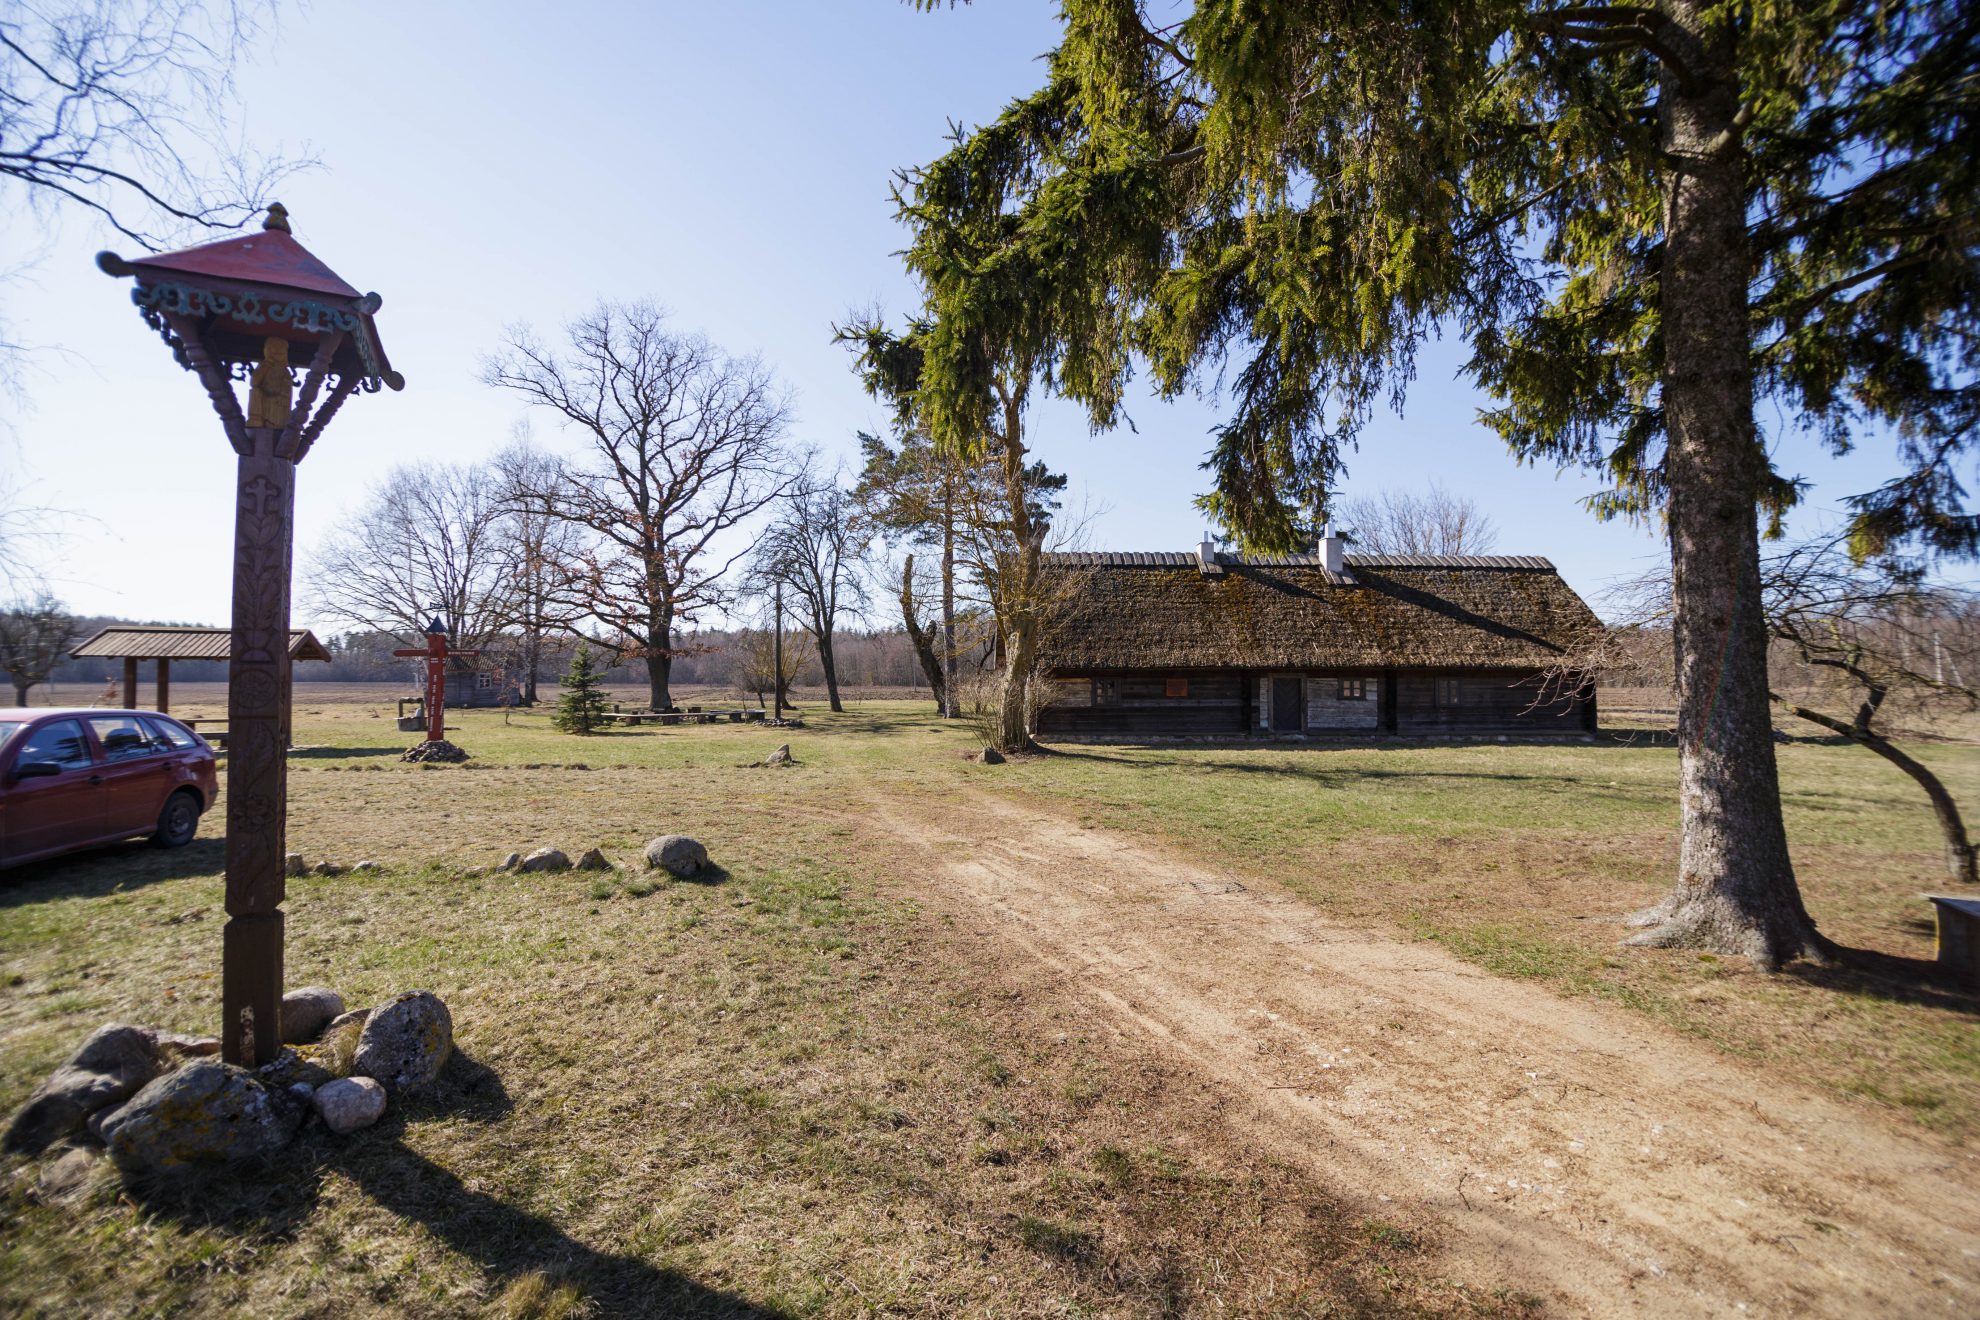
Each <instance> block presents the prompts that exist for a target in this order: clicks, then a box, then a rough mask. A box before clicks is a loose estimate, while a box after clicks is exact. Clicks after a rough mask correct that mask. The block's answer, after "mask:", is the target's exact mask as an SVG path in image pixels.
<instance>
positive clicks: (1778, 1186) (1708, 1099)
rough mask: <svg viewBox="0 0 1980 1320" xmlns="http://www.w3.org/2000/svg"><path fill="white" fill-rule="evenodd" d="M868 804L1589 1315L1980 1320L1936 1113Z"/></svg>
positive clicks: (1503, 1270)
mask: <svg viewBox="0 0 1980 1320" xmlns="http://www.w3.org/2000/svg"><path fill="white" fill-rule="evenodd" d="M848 805H849V806H850V805H851V804H848ZM857 810H859V811H860V813H861V814H863V815H864V816H865V818H866V819H868V820H869V821H870V822H871V823H872V824H874V825H877V826H879V827H881V828H882V829H884V830H885V831H886V832H887V833H888V834H890V835H892V836H894V838H895V839H896V840H898V842H899V844H900V845H901V853H902V856H903V860H905V861H907V862H909V864H910V865H911V867H912V868H913V872H912V873H911V874H910V875H909V876H908V877H907V879H908V880H909V882H910V883H911V885H912V887H913V889H914V891H915V893H916V896H917V897H918V898H920V899H921V900H922V901H923V902H925V903H930V904H934V905H937V906H942V905H959V906H961V907H963V908H964V909H966V910H968V909H973V910H974V911H975V912H976V913H977V914H979V915H980V916H982V917H984V918H987V921H986V922H985V923H983V924H987V925H988V927H989V928H990V929H991V930H992V931H994V932H995V933H996V934H997V935H998V936H1000V937H1001V938H1002V939H1003V941H1005V942H1006V943H1007V944H1009V945H1010V946H1012V947H1014V948H1015V949H1016V950H1017V951H1018V952H1019V953H1020V954H1021V956H1022V957H1023V958H1025V959H1027V960H1030V961H1032V962H1035V963H1036V964H1037V965H1038V967H1039V970H1040V971H1041V972H1043V973H1045V974H1046V976H1045V977H1044V978H1042V979H1044V980H1048V981H1049V982H1051V983H1053V984H1054V985H1055V986H1056V987H1058V989H1059V992H1060V993H1064V994H1067V995H1071V996H1074V997H1076V998H1077V999H1082V1000H1084V1001H1085V1002H1086V1004H1087V1005H1089V1006H1090V1008H1091V1010H1092V1011H1093V1012H1094V1013H1096V1014H1098V1015H1100V1016H1102V1017H1103V1018H1104V1019H1106V1020H1107V1021H1109V1022H1110V1023H1111V1024H1113V1025H1115V1026H1117V1027H1121V1028H1123V1029H1125V1030H1126V1031H1127V1032H1128V1033H1129V1034H1130V1035H1131V1036H1135V1037H1139V1038H1141V1039H1144V1040H1145V1041H1146V1042H1147V1043H1148V1045H1149V1047H1150V1048H1151V1049H1153V1050H1156V1051H1159V1052H1161V1053H1163V1054H1165V1055H1168V1056H1171V1057H1172V1058H1173V1059H1175V1060H1178V1061H1180V1062H1182V1063H1183V1064H1184V1065H1186V1066H1187V1067H1188V1068H1189V1069H1191V1070H1193V1071H1195V1072H1198V1073H1200V1074H1203V1075H1206V1076H1207V1077H1208V1078H1209V1079H1211V1080H1212V1081H1213V1082H1215V1083H1216V1084H1217V1085H1219V1086H1220V1087H1221V1088H1223V1089H1224V1091H1225V1092H1226V1093H1227V1094H1229V1095H1231V1096H1233V1097H1235V1098H1236V1100H1237V1103H1235V1104H1233V1105H1231V1106H1230V1107H1229V1108H1228V1109H1227V1111H1226V1116H1227V1118H1228V1120H1229V1121H1230V1122H1231V1123H1232V1124H1233V1125H1234V1126H1235V1127H1237V1128H1238V1129H1239V1130H1240V1131H1241V1134H1242V1136H1243V1137H1244V1138H1245V1139H1247V1140H1249V1141H1251V1142H1254V1143H1256V1144H1258V1145H1260V1146H1263V1147H1265V1148H1267V1149H1269V1150H1270V1151H1271V1152H1272V1153H1274V1154H1276V1155H1278V1156H1280V1157H1281V1158H1285V1159H1287V1160H1289V1161H1291V1162H1293V1163H1295V1164H1297V1165H1301V1166H1304V1167H1307V1168H1310V1169H1312V1170H1313V1171H1314V1173H1315V1175H1316V1177H1317V1178H1318V1179H1319V1180H1321V1181H1322V1182H1323V1183H1325V1184H1326V1185H1328V1186H1329V1187H1331V1188H1333V1189H1334V1190H1336V1191H1339V1192H1341V1193H1343V1194H1346V1195H1350V1196H1359V1197H1361V1198H1363V1199H1364V1200H1365V1201H1366V1202H1367V1203H1368V1206H1369V1212H1370V1213H1371V1214H1379V1213H1380V1205H1381V1203H1382V1202H1383V1201H1384V1200H1385V1199H1386V1200H1391V1201H1393V1202H1394V1203H1395V1204H1397V1205H1399V1206H1406V1207H1407V1208H1408V1209H1409V1210H1410V1211H1412V1212H1413V1213H1417V1214H1427V1215H1428V1216H1430V1217H1432V1218H1434V1219H1436V1220H1438V1221H1439V1222H1440V1223H1441V1224H1442V1225H1444V1227H1445V1230H1446V1232H1445V1237H1446V1242H1445V1246H1446V1248H1447V1249H1448V1251H1449V1253H1450V1255H1451V1257H1452V1261H1451V1263H1452V1264H1454V1265H1462V1264H1464V1263H1468V1264H1469V1265H1470V1266H1472V1267H1474V1268H1475V1269H1476V1270H1477V1273H1478V1278H1477V1280H1476V1281H1478V1282H1481V1283H1487V1284H1490V1283H1503V1282H1507V1281H1511V1282H1514V1283H1516V1284H1517V1285H1518V1286H1521V1287H1524V1288H1527V1289H1530V1290H1531V1291H1533V1292H1536V1293H1538V1294H1540V1295H1542V1296H1544V1297H1547V1298H1549V1299H1550V1301H1551V1302H1552V1304H1553V1305H1554V1306H1556V1307H1558V1308H1560V1309H1562V1310H1565V1311H1567V1312H1569V1313H1573V1314H1591V1315H1605V1314H1616V1313H1635V1314H1646V1315H1714V1314H1724V1315H1742V1314H1743V1315H1834V1316H1863V1315H1879V1316H1903V1315H1972V1314H1975V1313H1976V1312H1980V1163H1976V1161H1975V1159H1974V1157H1973V1156H1971V1155H1968V1154H1966V1153H1963V1152H1960V1151H1957V1150H1955V1149H1953V1148H1951V1147H1950V1146H1949V1145H1947V1144H1946V1143H1943V1142H1940V1141H1938V1140H1936V1139H1934V1138H1932V1137H1930V1136H1929V1135H1927V1134H1923V1133H1912V1132H1905V1131H1899V1130H1896V1129H1894V1128H1892V1127H1890V1126H1888V1125H1886V1124H1885V1123H1884V1122H1882V1121H1881V1120H1879V1119H1877V1118H1875V1117H1874V1116H1872V1115H1868V1114H1865V1113H1863V1112H1860V1111H1856V1110H1853V1109H1851V1108H1849V1107H1848V1106H1846V1105H1844V1104H1841V1103H1839V1102H1837V1101H1834V1100H1831V1099H1829V1098H1827V1097H1824V1096H1821V1095H1819V1094H1817V1093H1815V1092H1812V1091H1809V1090H1807V1089H1805V1088H1798V1087H1793V1086H1789V1085H1785V1084H1783V1083H1781V1082H1779V1081H1777V1080H1774V1079H1771V1078H1767V1077H1764V1076H1763V1075H1761V1074H1759V1073H1758V1072H1755V1071H1752V1070H1749V1069H1747V1068H1744V1067H1742V1066H1741V1065H1739V1064H1738V1063H1737V1062H1735V1061H1732V1060H1728V1059H1726V1058H1723V1057H1721V1056H1718V1055H1715V1054H1713V1053H1712V1052H1710V1051H1709V1050H1707V1049H1705V1048H1703V1047H1701V1046H1698V1045H1695V1044H1692V1043H1690V1042H1687V1041H1684V1040H1682V1039H1681V1038H1679V1037H1677V1036H1675V1035H1673V1034H1671V1033H1669V1032H1666V1031H1665V1030H1663V1029H1662V1028H1659V1027H1657V1026H1656V1025H1655V1024H1653V1023H1650V1022H1646V1021H1644V1020H1643V1019H1640V1018H1637V1017H1634V1016H1632V1015H1630V1014H1628V1013H1626V1012H1624V1011H1622V1010H1619V1009H1612V1008H1609V1007H1607V1006H1604V1005H1600V1004H1594V1003H1589V1002H1585V1001H1576V1000H1565V999H1560V998H1557V997H1555V996H1554V995H1551V994H1549V993H1547V992H1546V991H1544V990H1541V989H1539V988H1537V987H1534V986H1531V985H1526V984H1522V983H1520V982H1516V981H1508V980H1503V979H1500V978H1497V977H1493V976H1490V975H1488V974H1486V973H1484V972H1481V971H1479V970H1478V969H1476V968H1474V967H1471V966H1469V965H1467V964H1464V963H1462V962H1459V961H1458V960H1457V959H1455V958H1453V957H1451V956H1450V955H1449V954H1447V953H1445V952H1444V951H1443V950H1441V949H1440V948H1438V947H1436V946H1434V945H1431V944H1427V943H1409V942H1405V941H1401V940H1397V939H1394V938H1391V937H1387V936H1384V935H1381V934H1378V933H1370V932H1365V931H1360V930H1355V929H1351V928H1348V927H1344V926H1340V925H1337V924H1335V923H1332V922H1330V921H1328V920H1327V919H1325V918H1324V917H1322V916H1321V915H1319V914H1318V913H1317V912H1315V911H1314V909H1313V908H1312V907H1311V906H1310V905H1307V904H1305V903H1304V902H1302V901H1301V900H1299V899H1297V898H1295V897H1292V896H1290V895H1288V894H1286V893H1283V892H1281V891H1279V890H1277V889H1276V888H1275V887H1272V886H1270V885H1260V886H1256V887H1251V888H1247V887H1246V886H1245V885H1242V884H1239V883H1237V882H1235V881H1233V880H1232V879H1231V878H1230V877H1228V876H1226V875H1221V874H1218V873H1215V872H1213V871H1211V870H1209V869H1207V868H1204V867H1200V866H1196V865H1193V864H1191V863H1189V862H1187V861H1184V860H1181V859H1179V858H1176V857H1174V856H1172V855H1169V854H1168V853H1166V852H1164V851H1162V850H1160V849H1158V848H1154V847H1150V846H1147V845H1144V844H1141V843H1139V842H1136V841H1135V840H1132V839H1130V838H1127V837H1125V836H1122V835H1118V834H1113V833H1110V832H1106V831H1102V830H1094V829H1088V828H1083V827H1081V826H1079V825H1078V824H1076V823H1072V822H1069V821H1066V820H1064V819H1062V818H1060V817H1057V816H1054V815H1051V814H1049V813H1047V812H1044V811H1040V810H1036V809H1032V808H1027V807H1020V806H1017V805H1014V804H1012V803H1010V802H1007V801H1003V800H1000V799H996V798H992V797H990V796H988V795H976V796H973V797H970V798H968V799H966V800H963V801H957V800H955V799H953V798H944V799H942V800H940V801H939V802H937V801H935V800H932V799H930V800H919V799H917V798H915V797H913V796H910V795H905V794H903V795H892V796H888V797H886V798H881V797H878V796H875V797H873V798H871V799H870V800H869V801H867V802H866V803H863V804H860V806H859V807H858V808H857Z"/></svg>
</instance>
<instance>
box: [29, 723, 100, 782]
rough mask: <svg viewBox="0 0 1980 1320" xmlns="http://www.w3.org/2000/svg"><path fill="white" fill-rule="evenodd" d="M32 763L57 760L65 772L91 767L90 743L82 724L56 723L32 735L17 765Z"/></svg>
mask: <svg viewBox="0 0 1980 1320" xmlns="http://www.w3.org/2000/svg"><path fill="white" fill-rule="evenodd" d="M29 761H53V762H54V763H55V764H56V765H59V766H61V767H62V768H63V769H64V770H79V769H81V768H82V767H84V766H87V765H88V764H89V743H88V742H86V741H84V739H83V729H82V723H81V721H79V720H56V721H55V722H54V723H52V724H44V725H42V726H41V727H40V728H38V729H36V730H35V731H34V732H32V733H30V734H28V735H27V741H25V742H23V743H22V744H21V750H20V753H19V754H18V755H17V756H15V757H14V764H15V765H17V766H21V765H26V764H27V763H28V762H29Z"/></svg>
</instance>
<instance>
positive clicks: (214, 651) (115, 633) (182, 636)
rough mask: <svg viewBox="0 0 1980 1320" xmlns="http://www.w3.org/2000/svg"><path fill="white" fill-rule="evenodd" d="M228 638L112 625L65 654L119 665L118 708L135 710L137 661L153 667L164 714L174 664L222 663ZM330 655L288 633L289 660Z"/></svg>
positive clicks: (303, 633) (222, 633) (301, 635)
mask: <svg viewBox="0 0 1980 1320" xmlns="http://www.w3.org/2000/svg"><path fill="white" fill-rule="evenodd" d="M233 644H234V634H233V633H232V632H231V631H230V630H229V629H226V628H181V627H172V626H166V625H153V624H123V623H114V624H111V625H110V626H109V627H108V628H105V629H103V631H101V632H99V633H97V634H96V635H95V636H94V637H92V638H90V639H89V640H88V641H86V642H84V643H83V644H82V645H80V646H78V647H77V648H76V649H75V650H73V651H71V652H70V653H69V654H70V655H72V656H74V657H75V658H76V659H78V660H87V659H90V658H92V657H101V658H102V659H105V660H122V661H123V662H124V705H125V707H126V708H127V709H136V708H137V685H138V661H140V660H156V661H157V662H158V704H157V705H156V706H154V707H152V709H154V710H160V711H167V712H169V711H170V709H171V706H170V703H171V700H172V662H173V661H174V660H225V659H227V658H228V656H229V655H231V654H232V652H233ZM329 658H330V652H329V651H328V650H326V649H325V648H324V645H323V643H322V642H319V641H317V640H316V634H315V633H313V632H311V631H309V630H308V629H307V628H293V629H291V630H290V631H289V659H291V660H328V659H329Z"/></svg>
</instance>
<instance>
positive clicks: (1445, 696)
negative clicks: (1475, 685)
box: [1437, 678, 1462, 706]
mask: <svg viewBox="0 0 1980 1320" xmlns="http://www.w3.org/2000/svg"><path fill="white" fill-rule="evenodd" d="M1437 704H1438V705H1439V706H1456V705H1460V704H1462V697H1461V695H1460V693H1459V690H1458V680H1457V679H1455V678H1440V679H1438V680H1437Z"/></svg>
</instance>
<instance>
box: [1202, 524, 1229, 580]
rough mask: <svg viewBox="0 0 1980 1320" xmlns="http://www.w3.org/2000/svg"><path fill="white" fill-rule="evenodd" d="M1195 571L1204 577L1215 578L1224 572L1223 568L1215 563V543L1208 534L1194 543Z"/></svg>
mask: <svg viewBox="0 0 1980 1320" xmlns="http://www.w3.org/2000/svg"><path fill="white" fill-rule="evenodd" d="M1196 571H1197V572H1199V573H1201V574H1203V576H1205V577H1217V576H1219V575H1221V574H1222V573H1223V571H1224V566H1223V565H1222V564H1220V563H1218V562H1217V543H1216V542H1215V541H1212V540H1211V539H1210V533H1208V532H1205V533H1204V534H1203V539H1202V540H1201V541H1198V542H1197V543H1196Z"/></svg>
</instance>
